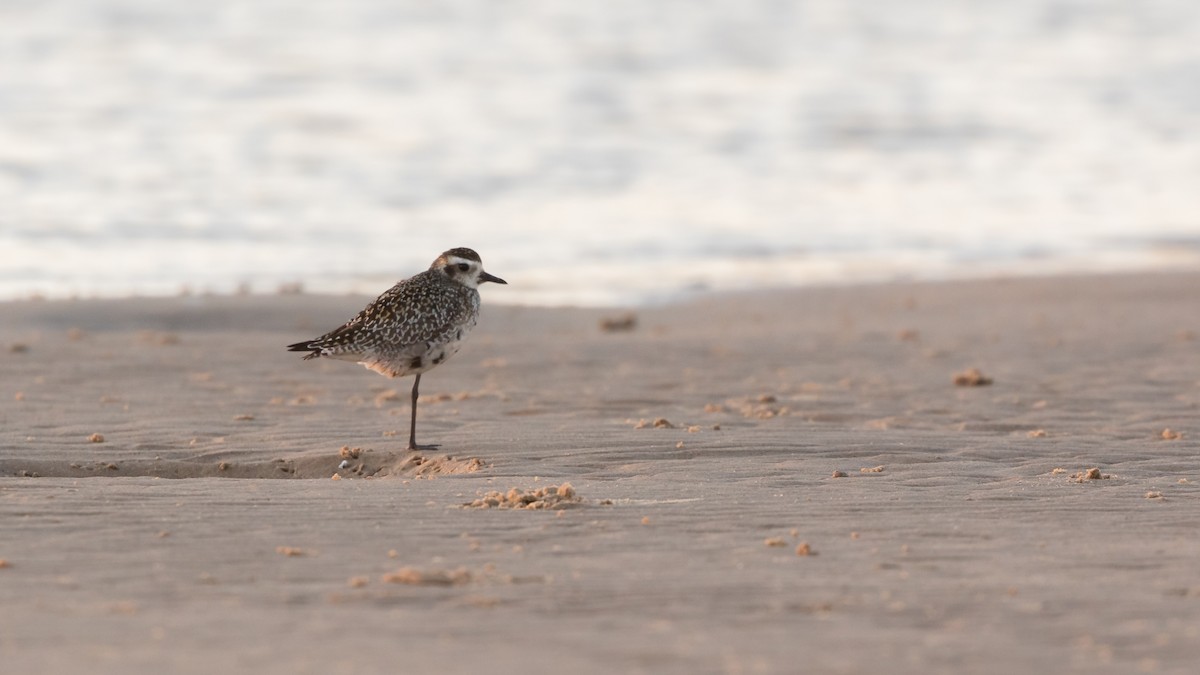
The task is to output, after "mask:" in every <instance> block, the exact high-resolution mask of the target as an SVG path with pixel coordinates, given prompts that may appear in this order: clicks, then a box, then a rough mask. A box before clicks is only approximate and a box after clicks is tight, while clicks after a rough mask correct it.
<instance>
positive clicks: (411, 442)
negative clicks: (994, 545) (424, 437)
mask: <svg viewBox="0 0 1200 675" xmlns="http://www.w3.org/2000/svg"><path fill="white" fill-rule="evenodd" d="M420 386H421V374H420V373H417V377H416V379H414V380H413V390H412V422H411V423H410V424H409V427H408V449H409V450H433V449H434V448H436V447H437V446H436V445H417V388H418V387H420Z"/></svg>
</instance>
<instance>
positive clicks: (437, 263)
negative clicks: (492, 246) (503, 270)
mask: <svg viewBox="0 0 1200 675" xmlns="http://www.w3.org/2000/svg"><path fill="white" fill-rule="evenodd" d="M429 269H431V270H434V271H436V272H440V273H441V274H445V275H446V276H447V277H449V278H450V280H451V281H454V282H456V283H460V284H462V285H463V286H466V287H467V288H478V287H479V284H482V283H484V282H486V281H491V282H494V283H497V284H507V283H508V282H507V281H505V280H503V279H501V278H500V277H498V276H494V275H491V274H488V273H487V272H484V271H483V261H482V260H480V259H479V254H478V253H476V252H475V251H472V250H471V249H469V248H452V249H450V250H449V251H446V252H445V253H443V254H441V255H440V256H438V257H437V260H434V261H433V264H432V265H430V266H429Z"/></svg>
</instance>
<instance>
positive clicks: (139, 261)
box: [0, 0, 1200, 304]
mask: <svg viewBox="0 0 1200 675" xmlns="http://www.w3.org/2000/svg"><path fill="white" fill-rule="evenodd" d="M1198 185H1200V3H1197V2H1194V0H1140V1H1139V2H1136V3H1131V2H1127V1H1126V0H1069V1H1067V0H1063V1H1058V0H1045V1H1040V0H1009V1H1007V2H990V1H982V0H981V1H978V2H968V1H957V2H955V1H951V0H906V1H905V2H902V3H884V2H873V1H869V0H862V1H857V2H855V1H849V0H847V1H842V2H835V1H829V0H826V1H799V0H797V1H786V0H709V1H700V0H688V1H678V2H675V1H669V0H658V1H649V0H618V1H609V2H604V3H581V2H568V1H567V0H562V1H549V0H524V1H522V0H509V1H500V0H454V1H446V0H439V1H438V2H428V1H425V0H409V1H396V0H349V1H344V2H337V3H316V2H310V3H300V2H296V1H295V0H211V1H209V2H204V3H196V2H184V1H182V0H171V1H163V0H41V1H39V2H37V3H32V2H23V1H20V0H0V297H9V298H12V297H24V296H28V295H30V294H35V293H36V294H43V295H48V296H68V295H84V296H91V295H105V296H114V295H116V296H119V295H126V294H161V293H177V292H180V290H181V289H183V288H189V289H191V290H193V291H215V292H229V291H233V290H234V289H236V288H239V287H242V288H250V289H252V290H255V291H266V292H274V291H275V290H276V289H277V288H278V287H279V286H280V285H281V284H286V283H302V284H303V285H304V287H305V288H306V289H307V290H309V291H314V292H344V291H359V292H365V293H371V292H378V291H380V290H382V288H384V287H386V286H387V285H390V284H391V283H392V282H393V281H394V280H396V279H398V278H400V277H403V276H407V275H408V274H411V273H413V272H415V271H418V270H420V269H423V268H424V267H425V266H426V265H428V263H429V261H430V260H432V258H433V257H434V256H435V255H436V254H437V253H439V252H440V251H442V250H443V249H446V248H449V247H452V246H470V247H473V248H475V249H476V250H478V251H479V252H480V253H481V254H482V255H483V258H484V261H485V263H487V266H488V269H489V270H490V271H492V272H494V273H496V274H499V275H501V276H504V277H506V278H507V279H508V280H509V282H510V286H509V287H508V288H506V289H503V291H502V292H493V293H489V294H488V296H489V297H488V301H489V302H492V301H519V302H537V303H576V304H611V303H624V302H644V301H649V300H657V299H662V298H667V297H673V296H675V295H676V294H678V293H680V292H681V291H686V290H689V289H700V288H745V287H756V286H782V285H793V284H804V283H823V282H841V281H858V280H877V279H890V278H898V277H916V278H942V277H954V276H964V275H978V274H995V273H1028V272H1038V273H1040V272H1062V271H1094V270H1112V269H1140V268H1162V267H1170V266H1193V267H1194V266H1197V264H1198V263H1200V189H1198V188H1197V186H1198Z"/></svg>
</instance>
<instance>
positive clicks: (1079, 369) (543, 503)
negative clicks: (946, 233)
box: [0, 274, 1200, 673]
mask: <svg viewBox="0 0 1200 675" xmlns="http://www.w3.org/2000/svg"><path fill="white" fill-rule="evenodd" d="M1197 289H1200V275H1188V274H1163V275H1113V276H1100V277H1073V278H1046V279H1024V280H1003V281H978V282H954V283H941V284H891V285H880V286H862V287H845V288H818V289H807V290H794V291H777V292H770V293H756V294H745V295H723V296H714V297H707V298H702V299H697V300H694V301H691V302H687V303H682V304H678V305H672V306H668V307H660V308H643V309H639V310H635V311H633V312H632V313H626V312H621V311H601V310H579V309H544V308H527V307H503V306H496V305H495V304H489V303H488V299H489V298H488V294H487V293H486V292H485V297H484V305H485V307H484V315H483V317H482V319H481V321H480V325H479V327H478V328H477V329H476V332H475V334H473V335H472V336H471V338H470V340H469V341H468V343H467V344H466V346H465V347H464V348H463V350H462V351H461V352H460V353H459V354H458V355H457V356H455V357H454V358H453V359H452V360H451V361H449V362H448V363H447V364H445V365H443V366H441V367H439V368H437V369H435V370H433V371H431V372H430V373H428V374H427V375H426V376H425V377H424V378H423V381H422V395H423V397H422V401H421V404H420V407H419V412H420V419H419V422H418V425H419V426H418V440H419V441H421V442H423V443H437V444H439V447H438V448H436V449H435V450H431V451H426V452H421V453H409V452H406V451H405V450H403V448H404V445H405V442H406V440H407V424H408V413H409V409H408V392H409V387H410V386H411V380H410V379H403V380H387V379H385V378H382V377H380V376H378V375H376V374H374V373H371V372H369V371H367V370H365V369H363V368H361V367H358V366H355V365H352V364H347V363H342V362H334V361H326V360H319V361H309V362H304V361H301V360H300V359H299V357H298V355H296V354H291V353H288V352H287V351H285V350H284V345H286V344H289V343H291V342H295V341H297V340H301V339H305V338H309V337H312V336H315V335H317V334H319V333H321V332H324V331H325V330H328V329H330V328H333V327H334V326H336V325H338V324H339V323H340V322H341V321H342V320H344V319H346V318H347V317H349V316H351V315H353V313H354V312H356V311H357V310H358V309H359V308H360V307H361V306H362V304H363V302H364V301H365V300H366V299H365V298H359V297H318V296H307V295H281V296H269V297H267V296H247V297H182V298H170V299H134V300H121V301H99V300H88V301H62V302H16V303H7V304H2V305H0V374H2V375H0V560H3V562H0V607H3V611H0V660H2V661H3V662H4V663H5V668H4V670H5V672H6V673H7V672H12V673H50V672H85V671H86V672H104V673H110V672H111V673H161V672H178V673H193V672H194V673H207V672H218V671H226V672H255V673H276V672H278V673H285V672H286V673H393V672H496V673H516V672H528V671H530V670H541V669H545V668H550V669H552V670H554V671H557V672H570V673H612V672H625V673H707V672H717V673H759V672H761V673H794V672H830V673H866V672H889V673H961V672H989V673H1010V672H1049V671H1054V672H1089V673H1096V672H1105V673H1106V672H1112V673H1130V672H1188V671H1189V669H1190V668H1192V667H1194V664H1195V663H1196V662H1198V661H1200V565H1197V563H1196V561H1197V560H1200V536H1198V534H1197V533H1198V532H1200V442H1198V441H1200V423H1198V420H1200V292H1198V291H1197ZM485 290H490V289H485ZM971 369H975V372H972V371H971ZM1092 469H1096V471H1094V472H1092V471H1091V470H1092ZM335 474H337V478H334V475H335ZM171 479H185V480H171ZM564 483H568V484H569V485H570V488H569V489H565V490H564V489H562V486H563V484H564ZM551 487H554V488H556V489H555V490H549V489H548V488H551ZM514 489H516V490H519V491H520V492H514ZM568 497H569V498H568ZM530 506H532V507H533V508H502V507H530Z"/></svg>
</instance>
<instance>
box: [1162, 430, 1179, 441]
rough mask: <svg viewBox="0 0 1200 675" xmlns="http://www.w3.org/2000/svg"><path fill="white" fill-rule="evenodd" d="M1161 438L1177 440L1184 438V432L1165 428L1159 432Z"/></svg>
mask: <svg viewBox="0 0 1200 675" xmlns="http://www.w3.org/2000/svg"><path fill="white" fill-rule="evenodd" d="M1159 438H1162V439H1163V440H1164V441H1177V440H1179V439H1181V438H1183V433H1182V432H1179V431H1172V430H1171V429H1163V430H1162V433H1161V434H1159Z"/></svg>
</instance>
